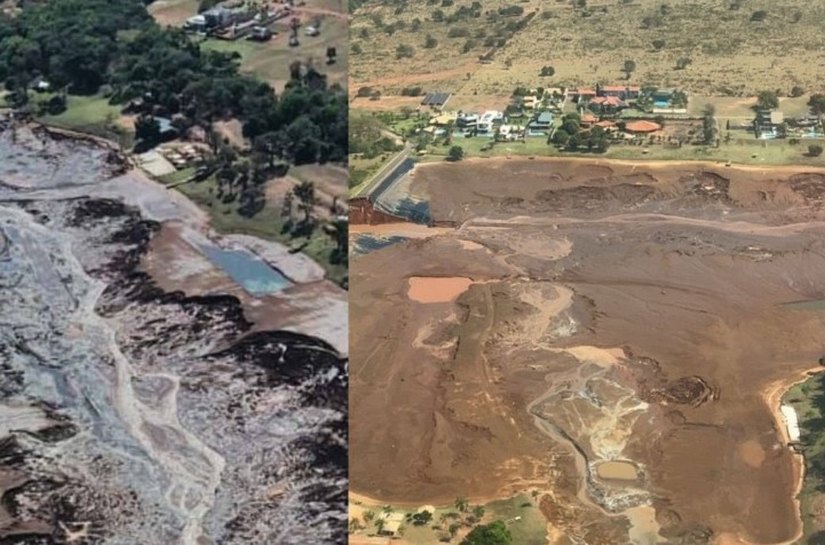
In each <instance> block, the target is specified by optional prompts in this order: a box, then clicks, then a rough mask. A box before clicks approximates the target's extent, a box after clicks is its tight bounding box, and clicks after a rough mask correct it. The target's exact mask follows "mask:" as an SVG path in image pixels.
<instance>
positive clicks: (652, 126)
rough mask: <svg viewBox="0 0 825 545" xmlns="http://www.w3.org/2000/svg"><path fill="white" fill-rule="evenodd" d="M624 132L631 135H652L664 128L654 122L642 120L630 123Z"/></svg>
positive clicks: (626, 125)
mask: <svg viewBox="0 0 825 545" xmlns="http://www.w3.org/2000/svg"><path fill="white" fill-rule="evenodd" d="M624 130H625V132H628V133H630V134H650V133H653V132H656V131H660V130H662V126H661V125H659V124H658V123H654V122H653V121H647V120H645V119H641V120H639V121H628V122H627V123H626V124H625V127H624Z"/></svg>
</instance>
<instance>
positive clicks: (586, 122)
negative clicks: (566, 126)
mask: <svg viewBox="0 0 825 545" xmlns="http://www.w3.org/2000/svg"><path fill="white" fill-rule="evenodd" d="M579 119H580V122H581V126H582V127H592V126H593V125H595V124H596V123H598V121H599V118H598V117H596V116H595V115H593V114H588V113H583V114H582V115H581V116H580V118H579Z"/></svg>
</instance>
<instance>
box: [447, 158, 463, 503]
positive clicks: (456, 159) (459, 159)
mask: <svg viewBox="0 0 825 545" xmlns="http://www.w3.org/2000/svg"><path fill="white" fill-rule="evenodd" d="M462 159H464V148H462V147H461V146H453V147H451V148H450V151H449V152H448V153H447V160H448V161H453V162H455V161H461V160H462ZM465 501H466V500H465Z"/></svg>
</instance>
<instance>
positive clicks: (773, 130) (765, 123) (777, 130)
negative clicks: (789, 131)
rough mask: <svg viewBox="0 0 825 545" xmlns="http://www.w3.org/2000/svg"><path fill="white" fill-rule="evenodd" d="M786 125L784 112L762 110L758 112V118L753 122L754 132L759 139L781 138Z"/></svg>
mask: <svg viewBox="0 0 825 545" xmlns="http://www.w3.org/2000/svg"><path fill="white" fill-rule="evenodd" d="M784 123H785V116H784V114H783V113H782V112H780V111H778V110H769V109H767V108H760V109H758V110H757V111H756V118H755V119H754V120H753V130H754V132H755V133H756V137H757V138H765V139H769V138H779V137H780V136H781V132H782V127H783V125H784Z"/></svg>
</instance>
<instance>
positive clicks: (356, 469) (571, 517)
mask: <svg viewBox="0 0 825 545" xmlns="http://www.w3.org/2000/svg"><path fill="white" fill-rule="evenodd" d="M412 178H413V181H412V184H411V191H412V192H414V193H415V195H417V196H422V195H424V196H429V198H430V208H431V211H432V215H433V218H432V219H433V221H434V223H437V224H439V223H440V224H448V223H453V224H455V225H457V226H458V228H457V229H454V230H451V231H450V230H444V229H439V230H437V231H433V236H432V237H430V238H423V239H422V238H420V237H418V238H415V239H411V240H409V241H407V242H402V243H398V244H394V245H392V246H389V247H386V248H384V249H380V250H377V251H373V252H372V253H368V254H365V255H363V256H359V257H357V258H355V259H353V261H352V263H351V274H352V275H353V277H354V280H353V282H352V283H351V286H352V293H351V297H350V301H351V311H350V316H351V325H350V327H351V339H352V358H351V364H350V365H351V381H350V391H351V393H352V395H351V402H350V403H351V404H350V421H351V423H352V424H351V443H350V444H351V447H350V449H351V467H350V477H351V486H352V488H353V489H354V490H356V491H358V492H361V493H364V494H365V495H367V496H370V497H374V498H380V499H381V500H383V501H393V502H419V503H421V502H427V503H435V504H437V503H439V502H447V501H450V500H451V499H452V498H455V497H456V496H468V497H471V498H489V497H501V496H504V495H507V494H509V493H512V492H514V491H517V490H518V491H521V490H525V489H527V488H528V487H535V488H539V489H541V490H544V491H547V493H546V494H545V495H544V496H543V497H542V501H541V507H542V511H543V512H544V514H545V515H546V516H547V517H548V520H549V521H550V523H551V524H552V525H553V526H554V528H556V530H557V531H558V532H560V533H561V534H563V536H566V537H567V538H569V539H575V540H578V541H576V542H583V543H590V544H594V543H604V544H606V545H607V544H620V543H628V542H629V539H630V538H629V535H631V534H632V533H633V532H634V529H633V528H634V525H635V524H636V523H637V522H638V521H637V520H634V517H633V516H632V515H631V514H630V513H629V512H628V513H627V514H626V515H621V514H620V513H621V511H622V509H620V508H617V507H615V505H618V504H611V503H610V501H612V500H611V498H613V499H616V500H617V501H618V500H622V499H623V498H624V500H622V501H625V500H626V501H628V502H630V505H634V504H635V503H634V502H639V501H641V502H642V504H648V505H652V506H653V507H654V508H655V509H656V525H658V528H657V530H656V531H658V532H659V535H660V536H662V538H663V539H664V538H667V539H669V540H670V541H671V542H673V543H697V544H698V543H709V542H711V541H712V540H714V539H716V540H717V541H718V540H722V541H718V542H720V543H723V542H727V543H737V542H739V540H742V542H743V543H746V542H753V543H762V544H769V543H770V544H778V543H786V542H789V541H792V540H795V539H796V537H797V536H798V534H799V531H800V520H799V515H798V508H797V505H796V504H795V502H794V496H795V494H796V491H797V488H798V483H799V478H800V459H799V457H798V456H796V455H795V454H793V453H792V451H791V449H790V448H788V446H787V444H786V439H785V437H784V431H783V430H782V429H781V427H782V423H781V421H779V420H778V419H777V417H776V409H777V406H776V405H777V403H778V398H777V395H775V394H776V393H777V392H779V393H781V392H782V391H783V390H784V389H785V388H786V387H787V386H789V385H790V384H791V383H792V382H793V381H795V380H798V379H799V378H800V376H804V374H805V372H807V371H809V370H810V369H811V368H812V367H816V362H817V360H818V358H819V357H820V356H821V355H822V352H823V347H824V346H825V312H819V311H814V310H798V309H792V308H790V307H787V306H784V303H787V302H791V301H801V300H815V299H816V300H818V299H820V298H823V297H825V243H823V242H822V241H823V235H825V202H824V201H823V199H822V198H821V195H822V192H821V191H820V190H819V187H820V184H823V183H825V176H823V174H822V172H820V171H819V170H816V169H804V170H803V169H796V170H794V169H789V168H781V169H770V170H769V169H761V168H760V169H745V168H742V169H739V168H725V167H720V166H716V165H710V164H708V165H699V164H696V163H684V164H682V163H674V164H670V165H661V164H654V165H649V166H645V165H639V164H633V163H617V162H612V163H611V162H607V161H600V162H598V163H594V162H587V161H562V160H555V161H551V160H547V161H538V160H536V161H531V160H526V159H525V160H486V161H485V160H478V161H466V162H462V163H460V164H434V165H426V166H423V167H418V168H417V169H416V171H415V172H414V173H413V175H412ZM823 187H825V186H823ZM391 227H392V226H391V225H390V226H382V229H384V231H382V234H383V235H384V236H386V235H387V234H388V233H386V232H385V231H386V230H387V229H391ZM468 241H469V243H468ZM414 277H415V278H421V277H430V278H437V277H466V278H472V279H473V280H474V281H475V282H476V283H475V284H473V285H472V286H470V287H469V289H467V290H466V291H465V292H464V293H462V294H461V295H459V296H458V297H457V299H456V300H455V301H452V302H450V301H445V302H440V303H421V302H418V301H415V300H413V299H411V298H410V297H409V294H408V290H409V286H410V283H409V282H410V279H411V278H414ZM605 349H610V352H609V353H608V352H606V351H605ZM594 399H596V400H598V403H596V402H595V401H594ZM574 446H575V448H574ZM609 459H627V460H630V461H632V462H633V463H634V464H636V465H637V467H639V468H640V474H641V475H642V477H641V484H638V483H636V484H634V485H633V486H630V485H628V486H625V485H622V484H621V483H619V485H616V484H615V483H612V484H611V483H608V484H605V483H600V482H599V481H598V479H595V477H592V476H591V477H588V480H587V482H588V483H589V484H588V487H587V488H586V489H583V488H582V482H583V481H582V479H583V477H584V475H585V474H584V465H583V464H584V461H583V460H586V461H598V460H609ZM376 468H381V469H380V470H376ZM594 479H595V480H594ZM634 487H635V488H634ZM597 492H598V493H597ZM632 494H637V496H633V495H632ZM633 498H636V499H633ZM640 498H641V499H640ZM597 505H600V506H602V507H604V508H606V509H608V510H609V509H613V510H614V512H615V514H613V515H610V516H608V514H607V513H605V512H604V511H602V510H600V508H598V507H596V506H597ZM611 505H613V506H611ZM714 536H715V537H714Z"/></svg>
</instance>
